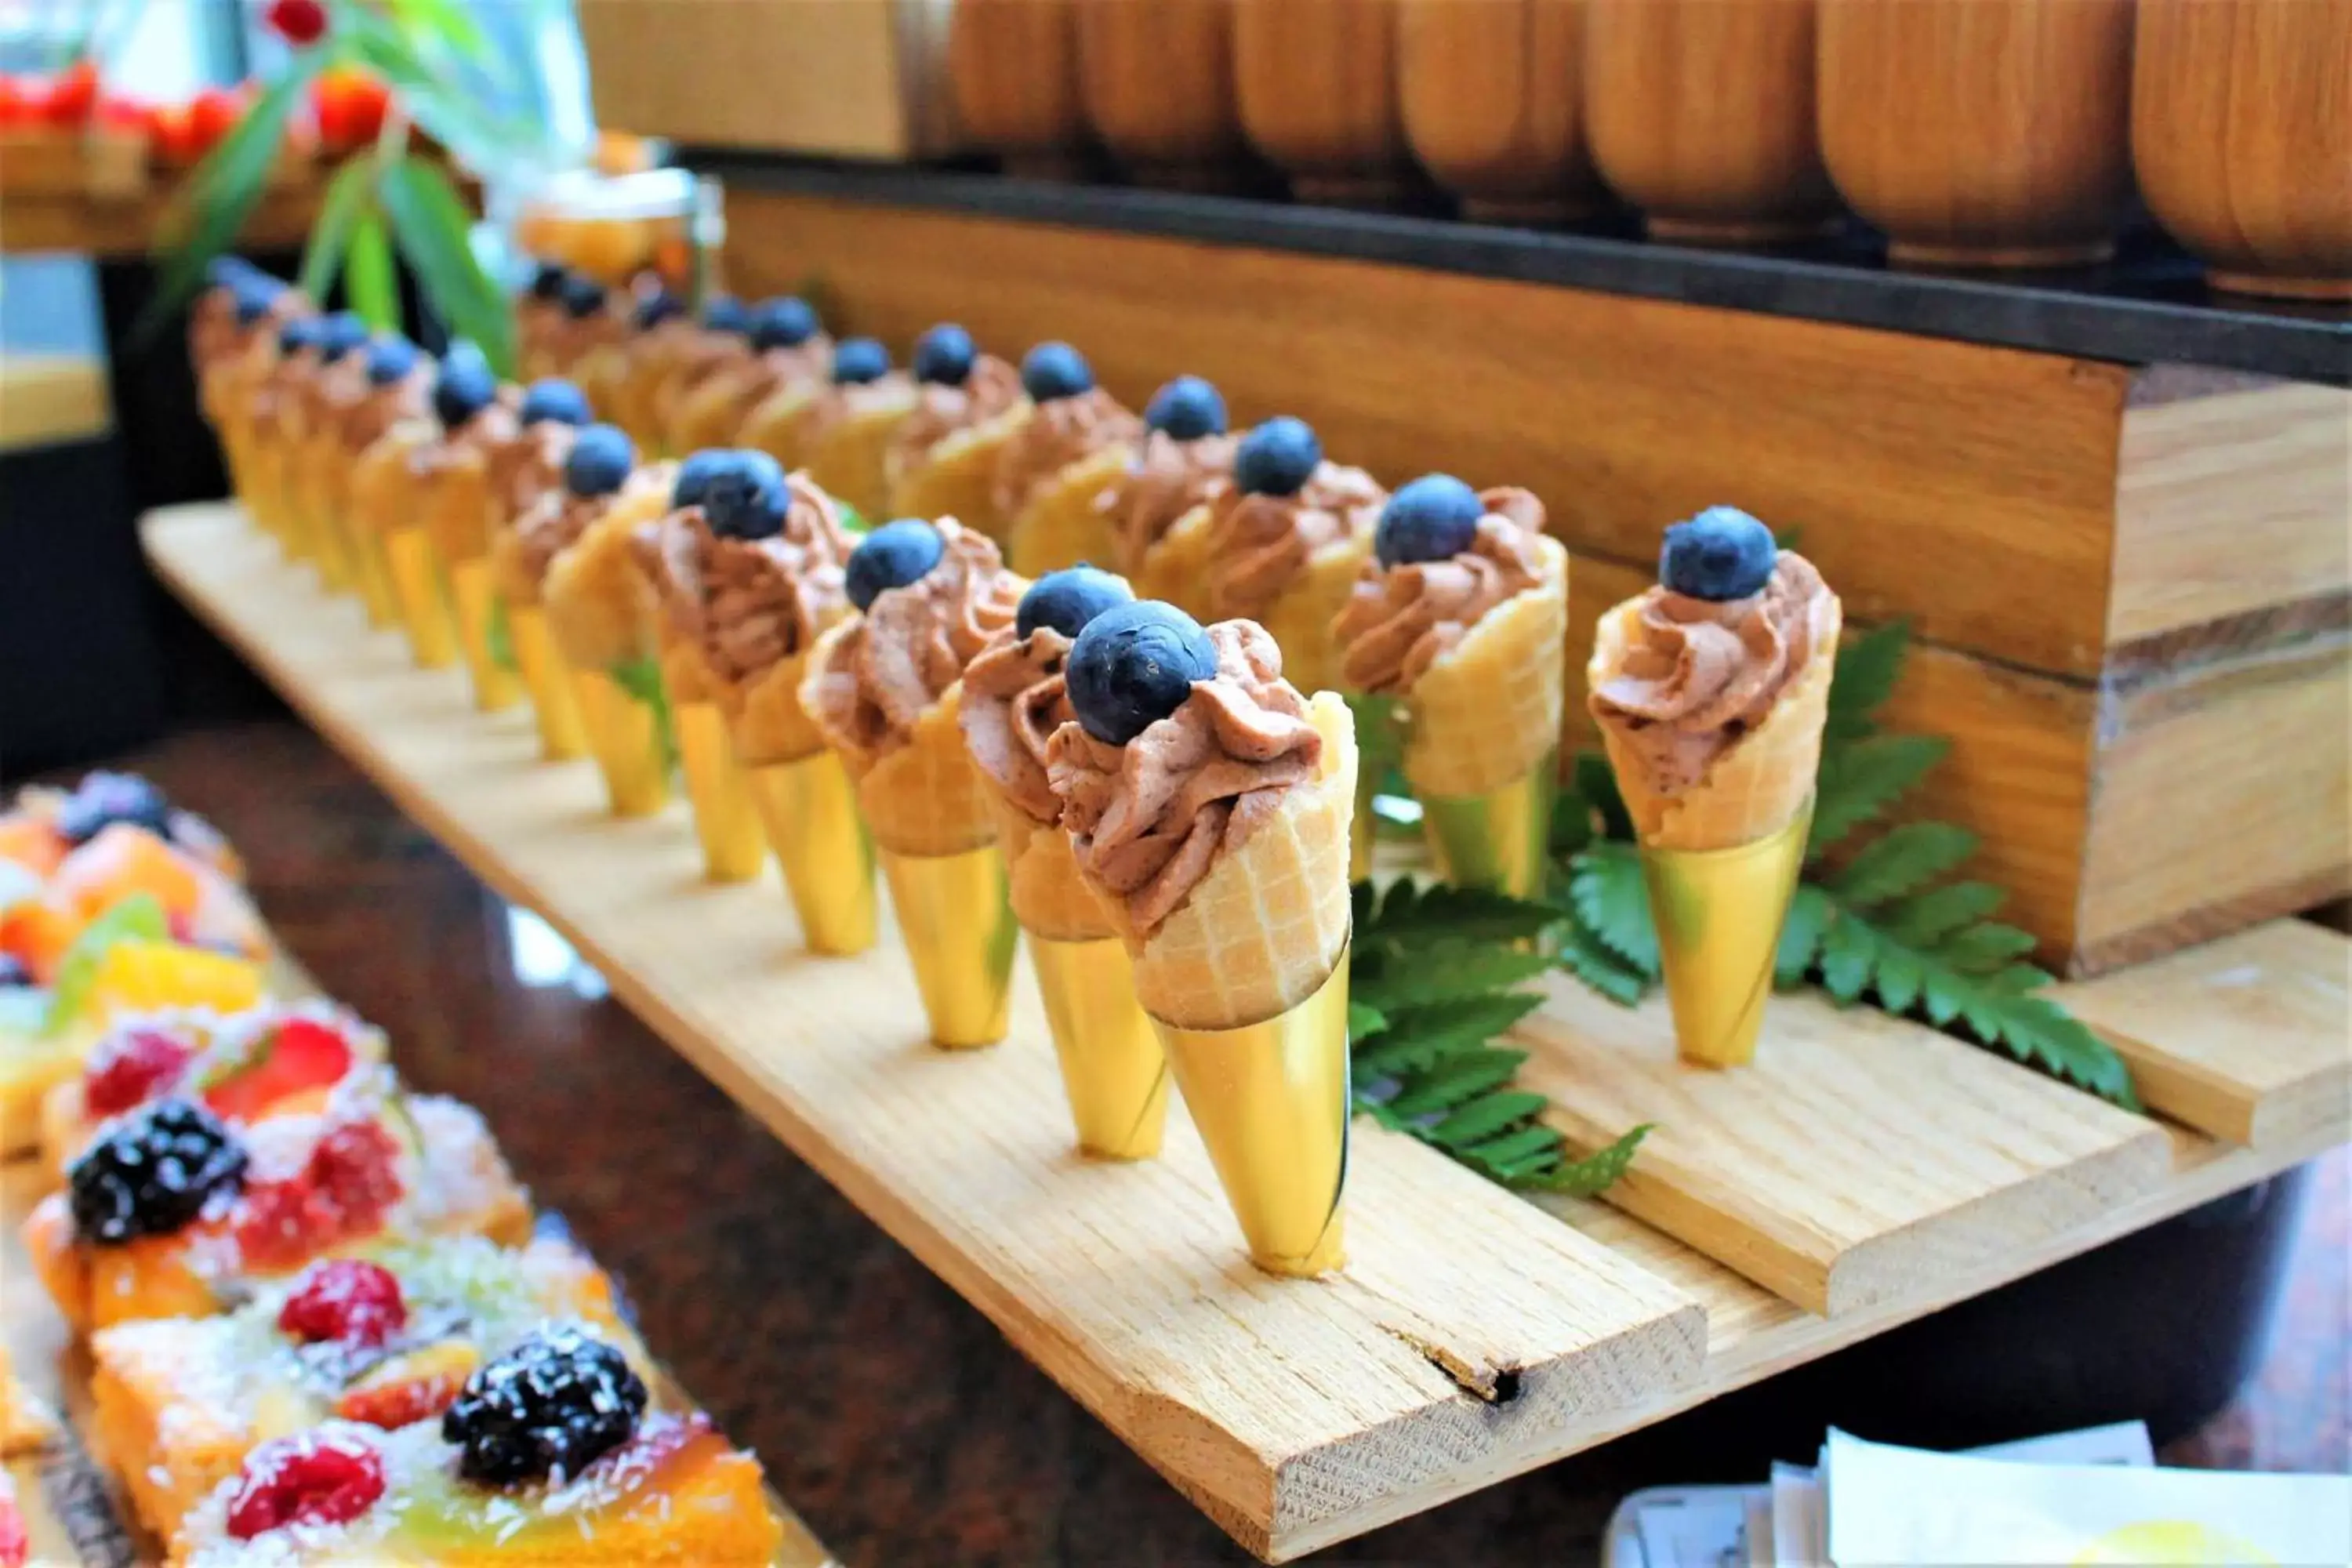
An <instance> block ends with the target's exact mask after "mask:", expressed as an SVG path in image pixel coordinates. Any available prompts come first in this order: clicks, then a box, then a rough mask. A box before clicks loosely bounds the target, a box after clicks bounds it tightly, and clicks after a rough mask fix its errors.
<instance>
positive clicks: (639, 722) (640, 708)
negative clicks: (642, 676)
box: [571, 668, 669, 816]
mask: <svg viewBox="0 0 2352 1568" xmlns="http://www.w3.org/2000/svg"><path fill="white" fill-rule="evenodd" d="M571 673H572V698H573V700H575V701H576V702H577V703H578V704H579V707H580V719H581V723H582V725H583V728H584V729H585V731H586V732H587V736H588V750H589V751H590V752H592V753H593V755H594V756H595V758H596V766H597V767H598V768H599V769H601V770H602V771H603V773H604V794H605V795H606V797H607V798H608V799H609V800H610V801H611V803H612V806H613V815H614V816H652V815H653V814H654V813H655V812H656V811H659V810H660V809H661V808H662V807H663V806H664V805H667V804H668V802H669V749H668V745H667V742H665V741H664V740H663V738H662V731H661V714H660V712H659V711H658V710H656V709H655V707H654V705H653V704H652V703H650V702H640V701H638V700H636V699H635V697H632V696H630V695H629V692H628V689H626V688H625V687H624V686H622V685H621V683H620V682H619V681H617V680H614V679H613V678H612V677H611V676H609V675H607V674H605V673H604V671H603V670H601V669H577V668H575V669H573V670H572V672H571Z"/></svg>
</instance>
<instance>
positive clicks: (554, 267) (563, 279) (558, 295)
mask: <svg viewBox="0 0 2352 1568" xmlns="http://www.w3.org/2000/svg"><path fill="white" fill-rule="evenodd" d="M571 281H572V269H571V268H568V267H566V266H564V265H563V264H562V262H560V261H542V262H541V263H540V264H539V265H538V266H536V267H534V268H531V271H530V297H531V298H532V299H534V300H549V301H553V300H561V299H562V298H563V289H564V286H565V285H566V284H568V283H570V282H571Z"/></svg>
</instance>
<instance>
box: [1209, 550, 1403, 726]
mask: <svg viewBox="0 0 2352 1568" xmlns="http://www.w3.org/2000/svg"><path fill="white" fill-rule="evenodd" d="M1186 521H1191V520H1190V519H1189V518H1188V519H1187V520H1186ZM1203 548H1204V550H1205V542H1204V546H1203ZM1371 553H1372V536H1371V534H1370V533H1369V532H1365V533H1361V534H1357V535H1353V536H1351V537H1349V538H1347V539H1335V540H1333V541H1332V542H1330V543H1328V544H1327V545H1325V546H1324V547H1323V548H1322V549H1320V550H1318V551H1317V552H1315V554H1314V556H1313V557H1312V558H1311V559H1310V560H1308V562H1307V569H1306V570H1305V571H1303V572H1301V573H1300V574H1298V578H1297V581H1296V582H1294V583H1292V584H1290V586H1289V587H1287V588H1286V589H1284V590H1283V592H1282V595H1281V596H1280V597H1279V598H1277V599H1276V600H1275V601H1274V603H1273V604H1271V605H1267V606H1266V608H1265V614H1264V615H1263V616H1259V617H1258V624H1259V625H1261V626H1264V627H1265V629H1266V630H1267V631H1269V632H1271V633H1273V634H1274V640H1275V641H1276V643H1278V644H1280V645H1281V647H1282V674H1283V679H1286V680H1287V681H1289V682H1290V684H1291V685H1293V686H1296V687H1297V688H1298V689H1299V690H1300V691H1301V692H1304V693H1306V694H1307V695H1309V696H1312V695H1313V694H1314V693H1316V692H1318V691H1325V690H1330V689H1336V688H1337V687H1338V686H1339V643H1338V642H1337V641H1336V640H1334V639H1333V637H1332V636H1331V620H1332V617H1333V616H1337V615H1338V614H1339V610H1340V607H1341V606H1342V605H1346V604H1347V602H1348V595H1349V594H1351V593H1353V592H1354V591H1355V587H1356V579H1357V577H1358V576H1360V574H1362V572H1363V569H1364V563H1365V562H1366V561H1368V560H1370V558H1371ZM1219 618H1220V619H1222V618H1223V617H1222V616H1220V617H1219Z"/></svg>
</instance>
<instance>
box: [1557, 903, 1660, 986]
mask: <svg viewBox="0 0 2352 1568" xmlns="http://www.w3.org/2000/svg"><path fill="white" fill-rule="evenodd" d="M1559 963H1560V967H1561V968H1563V969H1566V970H1567V971H1568V972H1569V973H1571V974H1573V975H1575V976H1576V977H1577V978H1578V979H1579V980H1581V981H1583V982H1584V983H1585V984H1587V985H1590V986H1591V987H1592V988H1593V989H1594V990H1595V991H1598V992H1600V993H1601V994H1602V995H1603V996H1606V997H1608V998H1609V999H1610V1000H1611V1001H1612V1002H1614V1003H1616V1004H1618V1005H1620V1006H1624V1007H1631V1006H1632V1005H1633V1004H1635V1003H1636V1002H1639V1001H1640V1000H1641V999H1642V998H1643V996H1644V995H1645V994H1648V992H1649V989H1650V986H1651V984H1653V982H1654V981H1655V980H1656V978H1657V977H1656V976H1655V975H1654V974H1644V973H1642V972H1641V971H1640V970H1637V969H1635V968H1634V967H1633V965H1632V964H1630V963H1626V962H1625V961H1624V960H1623V959H1622V958H1620V957H1618V956H1617V955H1616V954H1615V953H1614V952H1611V951H1610V950H1609V949H1608V948H1607V947H1606V946H1604V945H1603V944H1602V943H1601V939H1600V938H1599V937H1596V936H1594V935H1593V934H1592V933H1591V931H1587V930H1585V929H1584V923H1583V922H1582V921H1577V920H1569V921H1562V922H1561V924H1560V940H1559Z"/></svg>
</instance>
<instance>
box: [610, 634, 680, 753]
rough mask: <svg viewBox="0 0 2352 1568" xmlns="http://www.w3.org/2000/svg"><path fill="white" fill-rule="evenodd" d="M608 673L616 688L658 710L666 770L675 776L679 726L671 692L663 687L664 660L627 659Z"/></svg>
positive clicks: (658, 722) (655, 711)
mask: <svg viewBox="0 0 2352 1568" xmlns="http://www.w3.org/2000/svg"><path fill="white" fill-rule="evenodd" d="M605 673H606V674H608V675H610V676H611V677H612V678H613V684H614V685H615V686H617V687H619V688H620V689H622V690H624V691H625V692H627V693H628V694H629V695H630V696H631V697H633V698H635V700H638V701H639V702H642V703H644V704H645V705H646V707H648V708H650V709H652V710H654V720H655V729H656V732H657V733H658V734H659V736H660V743H661V749H662V767H663V770H664V771H665V772H669V773H675V772H676V771H677V726H676V725H675V724H673V723H672V722H671V721H670V712H669V690H668V689H667V687H665V686H664V685H663V684H662V672H661V664H660V661H658V660H656V659H650V658H632V659H626V660H624V661H623V662H621V663H619V664H616V665H614V666H613V667H612V668H610V669H609V670H607V671H606V672H605Z"/></svg>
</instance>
